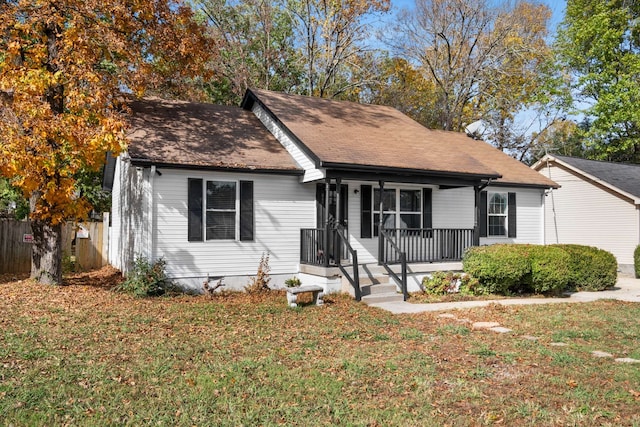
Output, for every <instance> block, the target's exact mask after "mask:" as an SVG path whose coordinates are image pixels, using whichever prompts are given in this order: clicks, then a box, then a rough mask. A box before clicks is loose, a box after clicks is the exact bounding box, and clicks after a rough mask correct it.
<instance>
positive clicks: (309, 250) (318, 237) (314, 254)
mask: <svg viewBox="0 0 640 427" xmlns="http://www.w3.org/2000/svg"><path fill="white" fill-rule="evenodd" d="M324 238H325V230H324V228H303V229H301V230H300V262H301V263H303V264H311V265H320V266H329V265H330V261H332V260H330V259H329V257H328V254H327V251H326V250H325V239H324Z"/></svg>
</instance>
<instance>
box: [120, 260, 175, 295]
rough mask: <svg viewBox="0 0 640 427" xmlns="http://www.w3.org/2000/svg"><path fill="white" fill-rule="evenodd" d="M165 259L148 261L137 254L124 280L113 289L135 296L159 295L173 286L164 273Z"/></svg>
mask: <svg viewBox="0 0 640 427" xmlns="http://www.w3.org/2000/svg"><path fill="white" fill-rule="evenodd" d="M165 266H166V261H165V260H164V259H162V258H160V259H159V260H157V261H156V262H154V263H150V262H149V260H147V259H146V258H145V257H143V256H137V257H136V259H135V261H134V263H133V268H132V269H131V271H130V272H129V274H127V278H126V280H125V281H124V282H122V283H121V284H120V285H118V286H117V287H116V288H115V289H116V290H117V291H119V292H125V293H128V294H132V295H135V296H137V297H148V296H159V295H162V294H164V293H165V292H166V291H168V290H170V289H172V288H173V286H172V284H171V282H170V281H169V280H167V275H166V273H165Z"/></svg>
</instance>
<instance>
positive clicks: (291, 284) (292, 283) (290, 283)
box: [284, 276, 302, 288]
mask: <svg viewBox="0 0 640 427" xmlns="http://www.w3.org/2000/svg"><path fill="white" fill-rule="evenodd" d="M284 285H285V286H286V287H287V288H295V287H296V286H301V285H302V280H300V278H299V277H295V276H293V277H291V278H289V279H287V280H285V281H284Z"/></svg>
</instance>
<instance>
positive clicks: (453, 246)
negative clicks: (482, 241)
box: [300, 228, 474, 266]
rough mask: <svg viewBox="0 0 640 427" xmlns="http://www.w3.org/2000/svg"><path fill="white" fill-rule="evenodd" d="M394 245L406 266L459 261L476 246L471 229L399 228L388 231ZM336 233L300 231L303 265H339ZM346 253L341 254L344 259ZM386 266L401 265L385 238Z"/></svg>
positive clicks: (307, 229)
mask: <svg viewBox="0 0 640 427" xmlns="http://www.w3.org/2000/svg"><path fill="white" fill-rule="evenodd" d="M385 231H386V233H387V235H389V236H391V239H393V242H394V243H395V245H396V246H397V247H398V248H399V249H400V251H401V252H404V254H405V257H406V262H407V263H433V262H447V261H460V260H462V256H463V255H464V251H465V250H466V249H467V248H469V247H471V246H473V245H474V230H473V229H472V228H397V229H385ZM335 242H336V239H335V237H334V230H331V229H330V230H329V232H328V234H327V230H325V229H323V228H305V229H302V230H301V238H300V262H301V263H302V264H311V265H319V266H322V265H324V266H330V265H336V258H337V256H336V255H337V254H334V252H336V251H335V250H334V248H338V247H339V245H337V244H336V243H335ZM344 256H345V254H344V251H343V253H342V254H341V255H340V258H341V259H344ZM378 261H380V262H383V263H385V264H397V263H400V253H398V251H397V250H396V249H395V248H394V247H393V244H392V243H391V242H387V241H386V239H385V242H384V245H383V247H382V259H379V260H378Z"/></svg>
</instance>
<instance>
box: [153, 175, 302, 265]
mask: <svg viewBox="0 0 640 427" xmlns="http://www.w3.org/2000/svg"><path fill="white" fill-rule="evenodd" d="M188 178H199V179H203V181H205V182H206V181H236V182H237V181H241V180H243V181H253V183H254V221H255V233H254V240H253V241H238V240H209V241H204V242H189V241H187V183H188ZM154 188H155V191H156V197H155V201H156V206H155V209H156V221H157V227H155V233H156V234H155V241H156V248H157V249H156V256H157V257H164V259H165V260H166V261H167V272H168V274H169V275H170V276H171V277H176V278H180V277H184V278H189V277H191V278H192V277H206V276H207V275H211V276H245V275H254V274H255V272H256V270H257V268H258V263H259V261H260V257H261V255H262V254H263V253H267V252H269V254H270V259H269V265H270V267H271V273H272V274H294V273H296V272H297V271H298V264H299V259H300V253H299V252H300V229H301V228H314V227H315V188H314V187H312V186H306V185H301V184H300V183H299V181H298V177H296V176H281V175H262V174H244V173H228V172H202V171H180V170H170V169H162V176H159V177H156V179H155V182H154Z"/></svg>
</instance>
